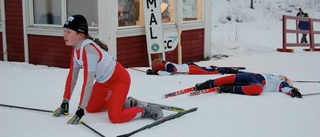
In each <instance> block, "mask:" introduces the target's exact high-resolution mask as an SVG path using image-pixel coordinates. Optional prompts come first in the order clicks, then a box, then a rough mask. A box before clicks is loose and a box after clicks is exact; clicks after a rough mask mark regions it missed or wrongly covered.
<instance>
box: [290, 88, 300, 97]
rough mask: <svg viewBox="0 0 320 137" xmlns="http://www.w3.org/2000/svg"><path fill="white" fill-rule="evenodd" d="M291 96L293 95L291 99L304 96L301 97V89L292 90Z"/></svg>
mask: <svg viewBox="0 0 320 137" xmlns="http://www.w3.org/2000/svg"><path fill="white" fill-rule="evenodd" d="M290 95H291V97H293V98H295V97H296V98H302V95H301V93H300V92H299V89H297V88H293V89H292V90H291V92H290Z"/></svg>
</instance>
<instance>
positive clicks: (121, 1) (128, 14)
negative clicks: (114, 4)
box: [118, 0, 144, 26]
mask: <svg viewBox="0 0 320 137" xmlns="http://www.w3.org/2000/svg"><path fill="white" fill-rule="evenodd" d="M140 7H141V8H142V9H140ZM143 24H144V22H143V7H142V1H141V0H118V26H132V25H143Z"/></svg>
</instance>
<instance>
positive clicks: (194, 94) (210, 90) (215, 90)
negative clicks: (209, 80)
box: [190, 87, 219, 96]
mask: <svg viewBox="0 0 320 137" xmlns="http://www.w3.org/2000/svg"><path fill="white" fill-rule="evenodd" d="M217 91H219V87H214V88H209V89H203V90H197V91H193V92H190V96H196V95H200V94H206V93H211V92H217Z"/></svg>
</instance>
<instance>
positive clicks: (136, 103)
mask: <svg viewBox="0 0 320 137" xmlns="http://www.w3.org/2000/svg"><path fill="white" fill-rule="evenodd" d="M129 98H132V102H131V104H132V106H160V108H161V109H163V110H168V111H173V112H184V111H185V109H183V108H179V107H175V106H169V105H164V104H158V103H152V102H147V101H141V100H138V99H136V98H133V97H129Z"/></svg>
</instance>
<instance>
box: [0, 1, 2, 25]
mask: <svg viewBox="0 0 320 137" xmlns="http://www.w3.org/2000/svg"><path fill="white" fill-rule="evenodd" d="M1 12H2V11H1V2H0V24H2V15H1Z"/></svg>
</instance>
